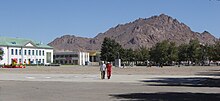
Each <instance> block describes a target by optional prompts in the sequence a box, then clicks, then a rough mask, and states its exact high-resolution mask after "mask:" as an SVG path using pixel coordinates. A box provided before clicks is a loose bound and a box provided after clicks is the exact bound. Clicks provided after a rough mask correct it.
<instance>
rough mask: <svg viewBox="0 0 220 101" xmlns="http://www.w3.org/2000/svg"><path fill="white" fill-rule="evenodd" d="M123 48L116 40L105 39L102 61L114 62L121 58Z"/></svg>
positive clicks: (102, 48)
mask: <svg viewBox="0 0 220 101" xmlns="http://www.w3.org/2000/svg"><path fill="white" fill-rule="evenodd" d="M122 51H123V50H122V47H121V45H120V44H119V43H117V42H116V41H115V40H114V39H110V38H107V37H106V38H104V41H103V43H102V46H101V60H102V61H111V62H112V61H114V60H115V59H116V58H120V54H121V53H122Z"/></svg>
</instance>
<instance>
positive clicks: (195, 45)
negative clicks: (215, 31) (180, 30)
mask: <svg viewBox="0 0 220 101" xmlns="http://www.w3.org/2000/svg"><path fill="white" fill-rule="evenodd" d="M199 52H200V42H199V41H198V40H191V41H190V42H189V47H188V51H187V55H188V58H189V61H191V62H192V63H198V61H199Z"/></svg>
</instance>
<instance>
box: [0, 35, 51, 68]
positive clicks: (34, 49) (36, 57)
mask: <svg viewBox="0 0 220 101" xmlns="http://www.w3.org/2000/svg"><path fill="white" fill-rule="evenodd" d="M12 59H17V62H18V63H26V64H50V63H52V62H53V48H52V47H50V46H48V45H46V44H42V43H41V42H36V41H32V40H29V39H22V38H9V37H0V64H1V65H3V64H6V65H10V64H11V63H12Z"/></svg>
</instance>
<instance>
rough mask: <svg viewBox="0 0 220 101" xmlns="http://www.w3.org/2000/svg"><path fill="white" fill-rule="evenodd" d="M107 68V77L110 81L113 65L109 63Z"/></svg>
mask: <svg viewBox="0 0 220 101" xmlns="http://www.w3.org/2000/svg"><path fill="white" fill-rule="evenodd" d="M106 68H107V77H108V79H110V77H111V73H112V64H111V63H110V62H108V63H107V65H106Z"/></svg>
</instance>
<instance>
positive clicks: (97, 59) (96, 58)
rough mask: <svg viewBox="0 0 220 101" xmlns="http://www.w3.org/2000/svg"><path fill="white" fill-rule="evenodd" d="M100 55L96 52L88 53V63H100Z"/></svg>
mask: <svg viewBox="0 0 220 101" xmlns="http://www.w3.org/2000/svg"><path fill="white" fill-rule="evenodd" d="M100 54H101V52H97V51H91V52H89V60H90V62H100Z"/></svg>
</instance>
